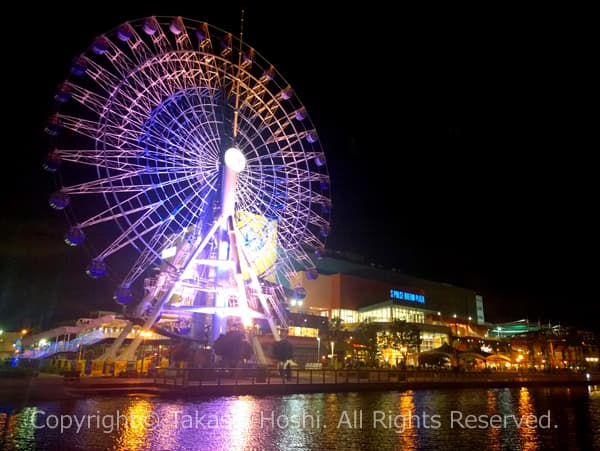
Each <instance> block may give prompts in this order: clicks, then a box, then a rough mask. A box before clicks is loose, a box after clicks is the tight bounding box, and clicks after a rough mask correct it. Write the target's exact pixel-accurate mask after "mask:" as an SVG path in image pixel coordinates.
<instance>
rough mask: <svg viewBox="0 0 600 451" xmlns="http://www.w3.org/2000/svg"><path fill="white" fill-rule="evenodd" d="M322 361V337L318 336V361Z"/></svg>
mask: <svg viewBox="0 0 600 451" xmlns="http://www.w3.org/2000/svg"><path fill="white" fill-rule="evenodd" d="M320 361H321V337H317V362H320Z"/></svg>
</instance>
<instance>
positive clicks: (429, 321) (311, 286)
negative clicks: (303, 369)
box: [289, 254, 489, 351]
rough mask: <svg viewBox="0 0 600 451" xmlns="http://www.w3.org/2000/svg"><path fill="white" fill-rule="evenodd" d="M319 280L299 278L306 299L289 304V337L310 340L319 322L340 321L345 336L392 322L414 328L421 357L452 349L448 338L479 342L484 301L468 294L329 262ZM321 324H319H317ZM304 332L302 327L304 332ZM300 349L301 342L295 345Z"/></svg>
mask: <svg viewBox="0 0 600 451" xmlns="http://www.w3.org/2000/svg"><path fill="white" fill-rule="evenodd" d="M317 269H318V277H316V278H315V277H314V274H311V273H310V272H304V273H303V274H302V275H301V277H302V285H303V286H304V288H305V290H306V297H305V298H304V299H302V300H298V299H294V298H293V297H291V298H290V299H289V310H290V319H291V321H290V322H291V325H290V329H289V335H290V337H299V336H303V337H315V338H316V336H317V334H319V333H320V334H321V335H324V333H323V332H324V331H323V330H322V328H321V330H320V331H318V330H316V328H318V327H319V321H318V319H317V318H319V317H321V318H322V317H327V318H328V319H329V320H332V319H334V318H340V319H341V320H342V325H343V327H344V328H345V329H347V330H350V331H351V330H352V329H353V328H355V327H356V326H357V325H358V324H360V323H361V322H365V321H370V322H374V323H380V324H381V326H382V329H385V326H386V324H391V323H392V322H393V321H394V320H401V321H406V322H407V323H414V324H417V325H418V329H419V331H420V333H421V345H420V351H427V350H430V349H434V348H438V347H440V346H441V345H443V344H444V343H451V337H452V336H458V337H460V336H464V337H466V336H471V337H477V336H484V335H485V334H486V333H487V331H488V329H489V325H486V324H485V317H484V309H483V298H482V296H480V295H479V294H477V293H476V292H475V291H473V290H469V289H466V288H461V287H455V286H452V285H450V284H447V283H442V282H433V281H431V280H426V279H421V278H417V277H413V276H409V275H406V274H403V273H401V272H398V271H395V270H388V269H383V268H381V267H378V266H376V265H369V264H364V263H360V262H356V261H352V260H348V259H344V258H338V256H336V255H335V254H334V255H333V256H329V257H325V258H322V259H321V260H319V261H318V265H317ZM325 323H326V322H323V321H321V322H320V324H325ZM303 326H304V327H303ZM296 342H297V345H300V347H302V346H301V343H300V342H301V341H300V340H296Z"/></svg>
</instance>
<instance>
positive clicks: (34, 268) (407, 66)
mask: <svg viewBox="0 0 600 451" xmlns="http://www.w3.org/2000/svg"><path fill="white" fill-rule="evenodd" d="M121 3H123V2H121ZM165 3H168V5H167V6H165ZM190 3H193V4H190ZM284 3H285V2H277V3H276V4H275V6H271V5H266V4H265V3H262V2H261V5H260V6H257V5H253V4H252V2H247V4H246V6H245V24H244V38H245V41H246V42H248V43H249V44H250V45H252V46H254V47H255V49H256V50H257V51H258V52H259V53H260V54H262V55H263V56H264V57H265V58H266V59H267V60H269V61H270V62H272V63H273V64H274V65H275V67H276V68H277V69H278V71H279V72H280V73H281V74H282V75H283V76H284V77H285V78H286V79H287V80H288V81H289V82H290V84H291V85H292V86H293V88H294V90H295V91H296V92H297V94H298V95H299V97H300V99H301V100H302V102H303V104H304V105H305V107H306V108H307V110H308V112H309V114H310V116H311V118H312V120H313V122H314V123H315V125H316V127H317V129H318V131H319V135H320V139H321V142H322V144H323V147H324V149H325V152H326V154H327V157H328V168H329V171H330V176H331V180H332V193H333V209H332V233H331V236H330V238H329V240H328V247H330V248H332V249H339V250H349V251H353V252H358V253H361V254H363V255H365V257H366V259H367V261H368V262H371V261H372V262H376V263H381V264H384V265H386V266H389V267H395V268H400V269H402V270H404V271H405V272H407V273H410V274H415V275H419V276H423V277H428V278H432V279H434V280H439V281H444V282H448V283H452V284H455V285H459V286H465V287H468V288H473V289H475V290H477V291H479V292H480V293H481V294H482V295H483V296H484V299H485V306H486V311H487V316H488V319H489V320H491V321H504V320H512V319H519V318H523V317H529V318H530V319H532V320H537V319H538V318H539V319H541V320H542V321H547V320H549V319H550V320H552V321H554V322H555V321H559V320H561V321H563V322H566V323H573V324H578V325H583V326H588V327H592V326H595V325H596V323H597V321H596V318H595V316H594V315H595V311H596V308H595V302H596V300H595V296H596V294H595V292H597V289H596V287H595V283H594V282H593V281H595V277H596V276H595V274H593V272H592V268H595V267H596V266H597V265H596V264H595V259H596V247H597V246H596V245H595V243H596V242H597V239H596V238H595V236H594V234H593V232H594V231H595V230H597V227H596V226H597V221H596V220H595V219H594V217H595V215H596V210H597V204H598V201H597V191H598V188H597V187H596V185H597V176H596V175H595V172H596V171H595V167H596V163H595V158H594V153H596V152H597V148H598V144H597V137H593V141H590V140H587V139H584V138H583V136H585V137H590V136H592V135H593V133H590V132H592V131H595V130H596V129H597V125H595V124H593V125H591V124H592V122H591V120H590V119H586V111H587V109H588V107H590V106H591V105H588V102H589V101H588V100H587V98H588V96H589V93H588V91H589V90H591V83H590V79H591V77H590V75H589V74H590V70H591V67H592V66H591V64H592V63H591V61H590V58H589V56H587V55H586V51H585V48H586V45H589V44H586V43H585V42H584V40H583V37H581V39H580V35H579V34H578V32H577V31H574V30H572V29H571V28H572V27H571V25H572V24H570V23H569V19H568V18H560V17H559V16H560V15H557V16H556V17H554V18H553V20H552V21H548V20H545V18H543V17H541V16H540V14H539V12H533V13H531V14H529V13H527V14H525V13H524V12H523V11H519V12H516V11H502V10H495V11H482V10H479V11H474V10H470V11H457V10H453V11H419V12H415V11H408V10H400V11H396V9H395V8H397V6H392V5H391V4H390V6H382V5H378V4H377V2H375V3H374V4H373V6H370V7H369V8H370V9H369V10H367V9H365V8H366V6H365V5H363V6H362V9H360V8H352V7H351V6H348V5H346V6H345V7H344V8H343V9H342V8H333V7H331V6H328V9H323V2H301V3H297V4H293V5H291V4H289V5H288V4H287V3H285V4H284ZM178 4H180V5H178ZM383 4H385V3H383ZM110 5H111V3H110V2H108V3H107V2H102V8H100V9H96V10H92V9H90V6H88V5H85V6H84V5H83V4H81V5H79V6H76V7H69V8H67V7H61V8H55V9H52V10H48V11H37V10H32V11H27V14H24V15H23V20H22V21H21V20H15V21H13V22H10V23H7V24H6V26H5V28H4V30H3V31H2V33H3V35H4V36H3V38H4V39H3V42H4V43H5V46H4V49H3V51H4V56H5V65H4V66H5V68H6V70H5V71H4V76H5V77H6V78H7V81H6V79H5V82H4V87H5V90H4V94H3V96H4V112H5V114H4V117H5V118H6V117H8V118H7V119H5V123H4V125H5V127H4V135H5V138H6V139H5V141H4V147H5V154H4V156H5V158H4V163H5V164H4V166H5V167H4V169H5V171H4V174H5V175H4V177H3V182H4V185H5V187H4V188H3V203H4V208H3V215H2V221H1V225H2V234H1V240H2V242H1V243H0V245H1V249H0V258H1V260H0V270H1V272H2V274H1V278H0V283H1V284H2V286H1V287H0V296H1V297H0V322H2V321H5V322H7V323H9V324H14V327H21V326H20V323H21V322H23V321H28V320H30V321H31V322H32V323H33V324H35V323H36V322H37V321H39V320H40V313H42V312H43V321H44V322H46V323H47V322H50V321H52V320H58V319H63V318H62V317H63V316H64V315H63V313H62V312H61V305H62V304H64V303H69V304H70V305H71V304H72V303H70V302H69V299H72V298H75V297H78V298H80V299H82V300H81V302H80V304H81V305H80V309H79V310H78V311H77V312H76V313H75V314H84V313H85V312H87V311H88V310H90V309H91V308H90V307H92V308H99V307H107V308H112V307H113V305H112V301H111V300H110V293H111V290H112V287H109V286H108V284H106V283H104V284H103V283H102V282H94V281H91V280H90V281H88V280H87V279H86V277H85V275H84V274H83V267H84V264H85V263H84V262H85V261H86V259H87V257H86V256H84V255H80V253H78V252H77V251H73V250H72V249H67V248H66V247H65V246H64V245H63V244H62V242H61V237H62V233H63V231H64V227H65V224H64V222H63V221H62V219H63V218H62V217H61V216H60V215H59V214H57V213H56V212H53V211H52V210H51V209H50V208H49V207H48V206H47V196H48V194H49V193H50V192H51V191H52V182H51V177H49V176H48V175H47V174H46V173H44V172H43V171H42V170H41V165H40V162H41V161H42V160H43V156H44V155H45V153H46V152H47V150H48V148H47V140H46V137H45V136H44V134H43V131H42V130H43V127H44V122H45V120H46V118H47V116H48V115H49V113H50V111H51V107H52V95H53V90H54V88H55V86H56V85H57V84H58V83H60V82H61V81H62V80H63V79H64V78H65V77H66V75H67V71H68V68H69V65H70V61H71V59H72V58H73V57H74V56H76V55H77V54H78V53H80V52H82V51H84V50H85V49H86V48H87V47H88V46H89V44H90V42H91V41H92V39H93V38H94V37H95V36H96V35H98V34H101V33H102V32H105V31H108V30H110V29H112V28H114V27H115V26H117V25H118V24H120V23H122V22H124V21H126V20H131V19H135V18H140V17H145V16H148V15H181V16H184V17H188V18H192V19H197V20H205V21H207V22H209V23H211V24H212V25H215V26H217V27H219V28H222V29H225V30H228V31H231V32H233V33H236V34H237V33H238V32H239V19H240V13H239V7H238V6H237V3H236V2H233V3H228V4H226V5H225V4H222V3H221V2H213V3H211V4H207V3H205V2H179V1H171V2H163V3H162V4H161V5H160V6H158V7H152V5H151V4H150V3H146V6H140V7H135V6H125V7H124V6H122V5H119V6H118V7H117V6H116V5H118V4H117V3H115V4H114V5H113V6H112V7H111V6H110ZM84 8H85V9H84ZM282 8H285V9H282ZM565 25H568V27H565ZM589 261H591V263H589ZM92 292H93V293H94V294H93V295H92V294H90V293H92ZM17 323H19V324H17ZM2 326H3V325H2V324H0V327H2ZM4 327H5V328H6V327H7V326H4Z"/></svg>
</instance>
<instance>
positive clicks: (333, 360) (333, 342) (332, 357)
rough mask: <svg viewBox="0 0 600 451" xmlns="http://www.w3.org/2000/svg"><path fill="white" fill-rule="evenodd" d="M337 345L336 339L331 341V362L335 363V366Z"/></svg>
mask: <svg viewBox="0 0 600 451" xmlns="http://www.w3.org/2000/svg"><path fill="white" fill-rule="evenodd" d="M334 345H335V341H332V342H331V363H333V366H334V368H335V354H334V353H333V346H334Z"/></svg>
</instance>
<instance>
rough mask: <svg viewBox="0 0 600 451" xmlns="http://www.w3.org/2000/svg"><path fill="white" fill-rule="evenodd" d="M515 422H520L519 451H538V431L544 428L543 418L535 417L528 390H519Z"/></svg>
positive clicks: (540, 416)
mask: <svg viewBox="0 0 600 451" xmlns="http://www.w3.org/2000/svg"><path fill="white" fill-rule="evenodd" d="M517 412H518V415H517V417H516V420H517V421H520V425H519V427H518V429H517V430H518V431H519V438H520V443H521V449H522V450H523V451H535V450H537V449H539V442H538V429H540V428H542V427H545V423H543V420H544V418H545V417H543V416H542V415H536V411H535V409H534V407H533V404H532V402H531V395H530V393H529V390H528V389H527V388H525V387H522V388H521V389H520V390H519V407H518V409H517Z"/></svg>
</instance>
